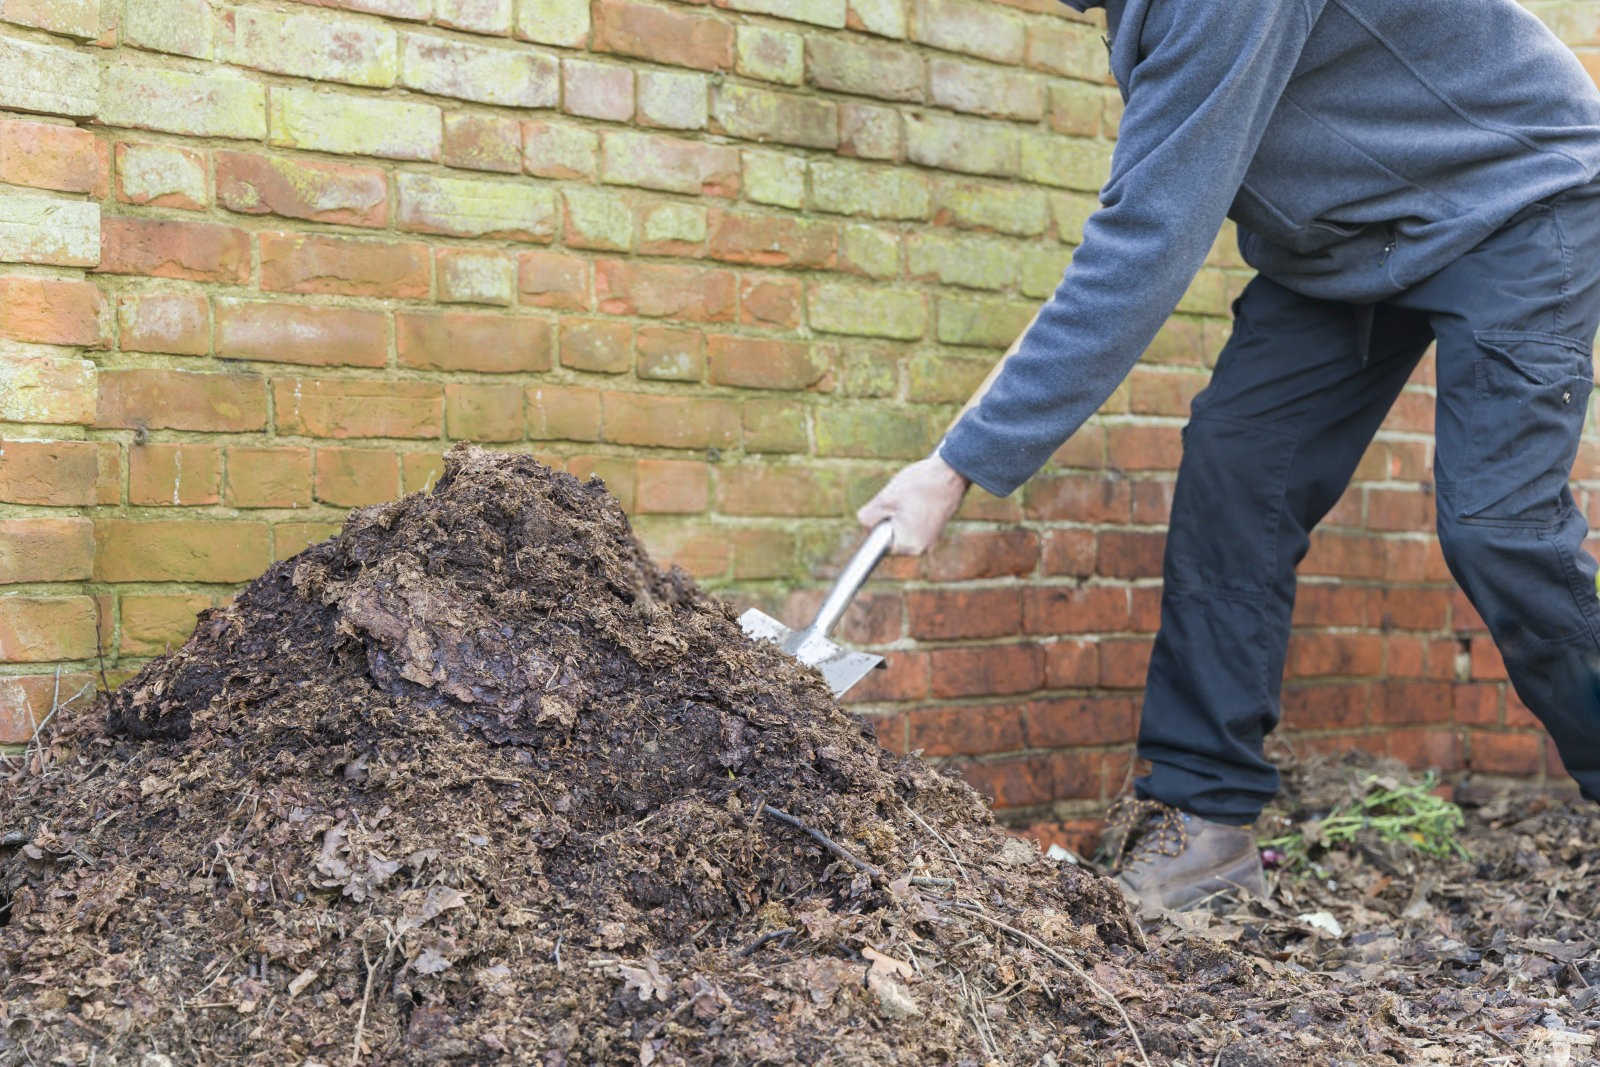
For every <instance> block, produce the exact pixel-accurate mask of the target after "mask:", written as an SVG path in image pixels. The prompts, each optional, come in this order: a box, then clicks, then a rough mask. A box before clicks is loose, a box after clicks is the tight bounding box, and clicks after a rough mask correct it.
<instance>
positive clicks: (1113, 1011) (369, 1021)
mask: <svg viewBox="0 0 1600 1067" xmlns="http://www.w3.org/2000/svg"><path fill="white" fill-rule="evenodd" d="M97 707H98V710H99V711H100V712H101V714H97V715H93V716H91V715H80V716H76V717H69V716H63V718H65V719H67V722H66V724H65V726H64V728H63V730H62V732H61V733H59V734H58V735H56V736H55V737H54V738H53V739H51V740H50V741H49V742H48V744H47V746H46V749H47V750H46V749H38V750H36V751H35V752H33V753H32V754H31V756H30V764H31V767H30V773H13V774H11V775H10V776H9V777H8V778H6V779H5V780H4V784H3V788H4V790H5V793H4V795H3V796H0V799H3V800H4V801H5V802H6V803H5V804H4V805H3V806H0V831H10V833H11V834H12V835H13V840H14V841H17V840H20V841H21V842H23V843H22V844H21V845H20V847H13V848H11V849H7V850H5V851H3V852H0V857H9V858H8V859H7V860H6V862H5V864H4V866H3V868H0V874H3V877H0V924H3V925H0V1063H5V1064H14V1063H30V1064H34V1063H46V1062H70V1063H83V1062H94V1063H98V1064H140V1065H141V1067H152V1065H159V1064H164V1063H167V1062H169V1061H170V1062H182V1063H219V1062H225V1063H251V1064H269V1063H270V1064H281V1063H333V1062H340V1063H358V1062H359V1063H403V1062H411V1063H439V1062H458V1063H465V1062H472V1063H495V1062H507V1063H530V1062H532V1063H543V1064H548V1065H557V1064H590V1063H595V1064H611V1063H616V1064H630V1065H631V1064H639V1065H649V1064H652V1063H655V1064H683V1063H694V1064H712V1063H726V1064H734V1063H737V1064H746V1063H752V1064H753V1063H838V1064H893V1063H904V1064H932V1063H950V1064H972V1065H978V1064H989V1063H999V1064H1052V1063H1121V1062H1128V1063H1140V1062H1150V1063H1196V1064H1198V1063H1217V1064H1223V1065H1231V1067H1242V1065H1246V1064H1269V1063H1277V1062H1282V1060H1280V1058H1279V1057H1280V1054H1281V1055H1283V1056H1285V1057H1287V1058H1288V1059H1289V1060H1295V1059H1306V1058H1308V1057H1310V1058H1313V1059H1315V1061H1316V1062H1322V1063H1362V1064H1365V1063H1385V1064H1393V1063H1395V1062H1397V1061H1398V1062H1412V1061H1413V1055H1414V1053H1415V1050H1416V1049H1417V1048H1418V1047H1422V1046H1429V1047H1433V1048H1435V1049H1436V1050H1444V1051H1448V1050H1445V1049H1444V1045H1443V1044H1442V1043H1441V1042H1447V1041H1448V1040H1449V1037H1448V1036H1447V1035H1444V1034H1441V1033H1438V1032H1430V1029H1429V1028H1428V1026H1427V1025H1426V1021H1425V1020H1424V1021H1423V1022H1421V1023H1419V1022H1418V1020H1417V1019H1416V1018H1414V1017H1411V1016H1408V1015H1407V1011H1406V1009H1405V1006H1404V1005H1403V1004H1399V1000H1398V998H1397V997H1396V995H1395V994H1394V993H1392V992H1388V991H1384V990H1377V991H1371V990H1365V989H1361V988H1356V989H1348V988H1345V987H1340V988H1338V989H1336V990H1332V991H1331V992H1330V988H1329V986H1328V985H1327V983H1326V980H1325V979H1323V978H1321V977H1320V976H1318V975H1315V974H1312V973H1309V972H1308V971H1306V970H1305V969H1304V968H1302V967H1300V966H1297V965H1295V964H1294V963H1292V962H1288V963H1280V962H1277V961H1276V960H1274V959H1273V958H1271V954H1263V955H1261V956H1252V955H1249V954H1247V953H1246V952H1243V951H1240V949H1239V947H1238V946H1237V945H1236V944H1229V943H1228V940H1227V939H1226V938H1216V937H1214V936H1207V932H1206V931H1200V932H1194V931H1190V930H1187V929H1184V928H1177V927H1171V926H1170V924H1169V925H1168V926H1167V927H1165V928H1164V931H1163V932H1162V933H1161V937H1160V940H1159V942H1158V941H1156V940H1155V939H1154V938H1152V939H1151V940H1149V941H1147V940H1146V939H1145V935H1144V933H1143V932H1142V931H1141V930H1140V929H1139V928H1138V927H1137V926H1135V925H1133V924H1131V923H1130V921H1129V918H1128V915H1127V912H1126V909H1125V907H1124V906H1123V904H1122V902H1121V900H1120V898H1119V897H1118V896H1117V895H1116V893H1115V892H1114V891H1113V889H1112V887H1111V885H1110V883H1109V882H1107V881H1105V880H1104V879H1102V878H1100V877H1098V876H1097V875H1094V874H1092V873H1089V872H1087V871H1085V870H1083V869H1081V868H1078V867H1074V866H1070V865H1057V864H1055V863H1052V862H1049V861H1047V860H1045V859H1044V858H1042V857H1041V856H1040V855H1039V854H1038V852H1037V850H1036V849H1035V848H1034V847H1032V846H1031V845H1027V844H1024V843H1022V842H1019V841H1017V840H1015V839H1013V838H1010V837H1008V836H1007V835H1006V834H1005V833H1004V832H1003V831H1001V830H1000V829H998V828H997V827H996V826H995V825H994V823H993V820H992V818H991V816H990V815H989V813H988V811H987V809H986V808H985V806H984V804H983V803H982V802H981V800H980V798H979V797H978V796H977V795H976V794H974V793H973V792H972V791H971V790H970V789H968V788H967V787H966V786H965V785H963V784H961V783H959V782H957V781H955V780H954V779H950V778H946V777H944V776H943V775H941V774H939V773H936V772H935V771H933V770H932V769H930V768H928V767H927V766H925V765H924V764H922V763H921V761H920V760H916V759H910V758H902V757H897V756H893V755H890V754H888V753H886V752H884V751H883V750H881V749H880V748H879V747H878V746H877V745H876V744H875V743H874V740H873V738H872V737H871V735H870V732H869V731H868V730H866V729H865V728H863V726H862V725H861V724H860V723H859V722H857V721H856V720H854V719H852V718H851V717H849V716H848V715H846V714H845V713H843V712H842V711H841V710H840V709H839V708H838V706H837V705H836V704H835V703H834V702H833V701H832V700H831V699H830V697H829V695H828V693H827V691H826V689H825V688H824V686H823V684H822V682H821V680H820V677H819V676H818V675H816V674H815V673H813V672H812V671H810V670H808V669H805V668H802V667H800V666H798V665H796V664H795V663H793V662H792V661H790V660H789V659H787V658H786V657H785V656H783V655H782V654H781V653H779V652H778V651H777V650H776V649H775V648H772V647H770V646H763V645H756V644H753V643H751V642H750V641H749V640H747V639H746V638H745V637H744V636H743V635H742V634H741V632H740V630H739V627H738V625H737V623H736V621H735V619H734V617H733V615H732V613H731V611H730V610H729V609H728V608H727V607H726V606H725V605H724V604H722V603H721V602H719V601H717V600H715V599H713V598H711V597H709V596H707V595H705V594H703V593H701V592H699V591H698V590H697V589H696V588H695V587H694V585H693V584H692V583H691V582H690V581H689V580H688V579H687V578H686V577H685V576H684V575H682V574H681V573H679V572H677V571H673V572H670V573H663V572H661V571H660V570H659V569H658V568H656V567H655V566H654V565H653V564H652V563H651V562H650V560H649V559H648V558H647V557H646V555H645V553H644V552H643V550H642V549H641V548H640V546H639V545H638V543H637V542H636V541H635V539H634V538H633V536H632V534H631V533H630V531H629V528H628V525H627V522H626V519H625V518H624V516H623V515H622V513H621V511H620V510H619V508H618V507H617V505H616V503H615V501H614V500H612V499H611V498H610V497H609V496H608V495H607V494H606V492H605V490H604V487H603V486H602V485H601V484H600V483H598V482H595V481H591V482H589V483H588V484H583V483H580V482H578V481H577V480H575V479H573V478H572V477H570V476H568V475H565V474H559V473H554V472H552V471H550V470H548V469H547V468H544V467H542V466H540V465H539V464H537V463H535V462H534V461H532V460H530V459H528V458H525V457H513V456H500V455H493V454H490V453H486V452H483V451H480V450H477V449H471V448H462V449H457V450H455V451H454V452H452V453H451V454H450V456H449V457H448V461H447V464H446V470H445V474H444V475H443V477H442V478H441V480H440V482H439V484H438V486H437V487H436V488H435V489H433V490H432V491H431V492H429V493H427V494H423V495H417V496H412V497H409V498H407V499H405V500H402V501H399V502H396V503H393V504H387V505H382V506H379V507H374V508H368V509H365V510H362V511H359V512H356V513H354V514H353V515H352V516H351V518H350V519H349V521H348V523H347V524H346V526H345V528H344V530H343V532H342V533H341V534H340V535H339V536H338V537H336V538H334V539H333V540H331V541H328V542H326V543H324V544H321V545H317V546H314V547H312V548H310V549H308V550H306V551H305V552H303V553H301V554H300V555H298V556H296V557H295V558H293V559H290V560H288V561H285V562H282V563H279V564H276V565H274V566H273V567H272V568H271V569H270V570H268V571H267V573H266V574H264V575H263V576H262V577H261V578H260V579H258V580H257V581H256V582H254V583H253V584H251V585H250V586H249V588H248V589H246V590H245V591H244V592H243V593H242V594H240V595H239V597H238V598H237V599H236V600H235V601H234V602H232V603H231V604H230V605H229V606H227V607H225V608H223V609H221V610H218V611H213V612H208V613H206V614H204V615H203V616H202V618H201V621H200V623H199V625H198V627H197V628H196V630H195V633H194V635H193V637H192V638H191V639H190V640H189V642H188V643H187V644H185V645H184V646H183V647H182V648H181V649H179V650H177V651H176V652H174V653H172V654H170V655H168V656H166V657H163V658H161V659H158V660H156V661H154V662H152V663H151V664H149V665H148V666H147V667H146V668H145V669H144V670H143V671H141V672H140V673H139V674H138V675H137V676H136V677H135V678H133V679H132V680H131V681H129V682H128V683H127V684H125V685H124V686H123V687H122V688H121V689H119V690H118V691H116V692H114V693H111V694H109V695H108V696H104V697H102V698H101V700H100V703H99V705H98V706H97ZM4 836H5V835H4V834H0V838H3V837H4ZM1312 994H1315V996H1312ZM1397 1004H1399V1006H1398V1007H1397ZM1285 1005H1290V1006H1293V1007H1295V1008H1296V1009H1298V1013H1297V1014H1295V1015H1293V1016H1290V1015H1288V1014H1286V1013H1285V1011H1284V1007H1285ZM1307 1012H1309V1013H1310V1014H1309V1015H1307V1014H1306V1013H1307ZM1485 1041H1487V1039H1486V1038H1481V1037H1480V1038H1477V1039H1476V1040H1475V1041H1472V1042H1470V1043H1469V1045H1470V1047H1471V1048H1473V1049H1481V1043H1482V1042H1485ZM1464 1047H1465V1046H1464ZM1431 1058H1433V1059H1434V1060H1435V1061H1438V1062H1474V1061H1473V1060H1470V1059H1460V1060H1458V1061H1452V1060H1451V1059H1450V1058H1449V1057H1448V1056H1439V1055H1435V1056H1432V1057H1431Z"/></svg>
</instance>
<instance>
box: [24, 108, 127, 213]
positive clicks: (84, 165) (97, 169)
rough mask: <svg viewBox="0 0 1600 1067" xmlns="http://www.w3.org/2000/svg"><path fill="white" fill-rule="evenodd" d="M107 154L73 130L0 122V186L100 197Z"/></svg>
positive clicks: (82, 132) (101, 146) (84, 132)
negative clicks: (15, 186)
mask: <svg viewBox="0 0 1600 1067" xmlns="http://www.w3.org/2000/svg"><path fill="white" fill-rule="evenodd" d="M109 154H110V153H109V151H108V150H107V146H106V142H105V141H104V140H102V139H101V138H99V137H96V136H95V135H94V134H93V133H90V132H89V131H88V130H80V129H79V128H78V127H76V126H61V125H56V124H55V123H49V122H25V121H23V120H20V119H11V120H0V182H6V183H7V184H10V185H26V186H30V187H32V188H35V189H50V190H53V191H55V192H61V193H92V194H94V195H95V196H97V197H102V196H104V195H105V186H106V177H107V175H108V174H109V173H110V166H109V163H108V159H109Z"/></svg>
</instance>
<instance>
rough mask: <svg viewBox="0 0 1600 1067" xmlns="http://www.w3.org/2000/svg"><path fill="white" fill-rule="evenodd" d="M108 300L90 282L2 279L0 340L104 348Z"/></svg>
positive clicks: (22, 277)
mask: <svg viewBox="0 0 1600 1067" xmlns="http://www.w3.org/2000/svg"><path fill="white" fill-rule="evenodd" d="M106 319H107V316H106V300H105V297H104V296H102V295H101V294H100V290H99V288H98V287H96V286H94V285H91V284H90V283H88V282H76V281H67V280H66V279H61V278H32V277H26V276H23V275H5V276H0V337H9V338H10V339H11V340H13V341H29V342H33V343H36V344H46V345H83V346H88V347H93V348H98V347H102V346H104V345H105V344H106V341H107V337H108V329H107V321H106Z"/></svg>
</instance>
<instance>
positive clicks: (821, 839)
mask: <svg viewBox="0 0 1600 1067" xmlns="http://www.w3.org/2000/svg"><path fill="white" fill-rule="evenodd" d="M761 810H762V811H764V812H766V813H767V814H768V815H770V816H772V817H773V818H774V819H777V820H778V821H779V822H785V823H788V824H789V825H790V826H792V827H794V828H795V829H796V830H799V831H801V832H802V833H804V834H806V835H807V836H808V837H810V838H811V839H812V840H813V841H815V842H816V843H817V844H819V845H821V846H822V847H823V848H825V849H827V850H828V851H829V852H832V853H833V854H834V855H835V856H837V857H839V858H840V859H842V860H844V861H845V862H846V863H848V864H850V866H852V867H854V868H855V869H856V870H858V871H860V872H861V873H863V874H865V875H866V876H867V877H869V878H871V879H872V880H873V881H875V882H877V883H878V884H879V885H883V884H885V883H887V882H888V881H889V876H888V875H886V874H884V873H883V868H882V867H879V866H878V865H876V864H873V863H868V862H867V861H866V860H864V859H861V858H860V857H858V856H857V855H856V854H855V853H854V852H851V851H850V850H849V849H847V848H845V847H844V846H843V845H841V844H839V842H837V841H835V840H834V839H833V838H831V837H829V836H828V835H827V834H825V833H823V832H822V831H821V830H815V829H813V828H811V827H810V826H807V825H806V824H805V823H804V822H802V821H801V820H799V819H797V818H795V817H794V816H793V815H790V814H789V813H788V812H786V811H780V810H778V809H777V808H775V807H773V806H772V805H771V804H762V805H761Z"/></svg>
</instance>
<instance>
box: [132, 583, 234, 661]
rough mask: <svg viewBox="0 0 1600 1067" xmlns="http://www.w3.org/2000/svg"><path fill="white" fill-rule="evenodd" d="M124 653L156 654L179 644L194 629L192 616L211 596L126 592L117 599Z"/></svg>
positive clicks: (209, 605)
mask: <svg viewBox="0 0 1600 1067" xmlns="http://www.w3.org/2000/svg"><path fill="white" fill-rule="evenodd" d="M118 601H119V603H118V614H119V615H120V617H121V620H122V638H121V641H120V642H119V644H118V646H117V648H118V651H120V652H121V653H122V654H123V655H125V656H159V655H162V654H163V653H165V652H169V651H171V650H172V649H174V648H177V647H179V646H180V645H182V644H183V643H184V642H185V641H187V640H188V639H189V635H190V634H191V633H193V632H194V624H195V616H196V615H198V614H199V613H200V612H201V611H204V610H205V609H206V608H209V607H211V604H212V598H211V597H209V596H200V595H196V594H182V593H180V594H134V593H130V594H126V595H124V596H121V597H119V598H118Z"/></svg>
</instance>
